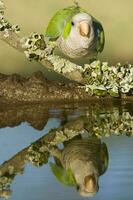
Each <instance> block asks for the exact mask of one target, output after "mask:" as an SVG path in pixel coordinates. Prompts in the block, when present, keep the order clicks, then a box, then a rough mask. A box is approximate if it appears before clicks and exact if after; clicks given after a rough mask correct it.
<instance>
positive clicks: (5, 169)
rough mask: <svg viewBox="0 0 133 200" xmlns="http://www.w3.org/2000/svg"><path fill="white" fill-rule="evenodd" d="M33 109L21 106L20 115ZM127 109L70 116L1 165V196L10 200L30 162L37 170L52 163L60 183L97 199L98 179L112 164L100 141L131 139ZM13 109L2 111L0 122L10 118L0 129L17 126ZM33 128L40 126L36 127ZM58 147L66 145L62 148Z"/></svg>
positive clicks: (92, 110) (97, 109)
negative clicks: (13, 186)
mask: <svg viewBox="0 0 133 200" xmlns="http://www.w3.org/2000/svg"><path fill="white" fill-rule="evenodd" d="M22 108H23V109H22ZM33 108H34V109H35V107H33ZM33 108H32V109H31V108H30V106H29V107H21V112H20V113H25V112H26V110H27V111H28V112H29V110H30V109H31V110H30V112H31V113H32V111H33V110H34V109H33ZM127 108H128V107H125V106H124V108H123V107H117V106H116V107H115V108H112V109H111V107H110V108H109V109H106V107H104V108H102V109H101V108H100V107H98V106H96V107H95V106H93V107H90V109H89V110H86V109H85V110H84V113H81V115H82V114H84V115H83V116H80V117H77V118H75V119H71V118H69V114H68V113H67V114H66V116H67V117H65V119H66V121H65V122H64V124H63V125H61V126H60V127H58V128H56V129H52V130H51V131H50V132H49V133H48V134H47V135H44V136H42V137H41V138H40V139H39V140H37V141H35V142H34V143H32V144H31V145H30V146H28V147H26V148H25V149H23V150H22V151H20V152H18V153H17V154H16V155H14V156H13V157H12V158H11V159H9V160H8V161H6V162H4V163H3V164H2V165H1V166H0V196H1V197H9V196H10V195H11V189H10V186H11V184H12V181H13V180H14V178H15V176H16V175H18V174H23V173H24V167H25V164H26V163H27V162H31V163H32V164H33V165H35V166H37V167H39V166H42V165H44V164H46V163H49V166H50V168H51V171H52V173H53V174H54V176H56V178H57V180H59V181H60V182H62V183H63V184H65V185H69V186H75V187H76V188H77V190H78V191H79V193H80V194H81V195H82V196H94V195H95V194H96V193H97V192H98V189H99V184H98V179H99V176H100V175H102V174H103V173H105V171H106V170H107V168H108V162H109V156H108V150H107V146H106V144H105V143H102V142H101V139H100V138H101V137H102V136H110V135H111V134H116V135H120V134H124V133H125V134H126V135H128V136H129V135H132V134H133V126H132V121H133V116H132V110H131V109H129V110H128V109H127ZM19 109H20V108H19ZM10 110H11V108H10V109H9V110H6V111H3V112H2V110H1V113H0V114H1V119H2V115H3V116H7V118H3V119H4V120H3V121H2V120H1V124H0V126H1V127H3V126H12V124H11V123H13V125H17V123H15V120H13V121H12V122H11V120H10V122H9V118H8V115H5V112H6V113H8V114H9V113H10V112H9V111H10ZM24 110H25V112H24ZM19 111H20V110H19ZM13 112H14V115H13V118H14V119H15V118H16V119H17V120H16V121H18V110H17V112H16V111H14V110H13ZM28 112H27V113H28ZM40 112H41V109H40ZM40 112H35V113H40ZM15 113H17V114H16V115H15ZM46 113H47V114H46ZM19 116H22V119H21V117H20V118H19V122H21V121H25V119H24V115H23V114H22V115H19ZM25 116H27V115H25ZM31 116H33V119H34V120H33V121H34V122H36V121H37V119H38V118H39V116H38V114H37V115H36V114H35V115H32V114H31ZM41 116H43V119H44V126H45V124H46V121H47V117H44V115H41ZM45 116H48V117H49V114H48V112H45ZM36 117H37V118H36ZM6 119H7V121H6ZM27 119H28V118H27ZM35 119H36V120H35ZM4 121H5V123H4V124H3V122H4ZM27 121H28V120H27ZM31 121H32V118H31ZM6 122H7V123H6ZM8 123H9V124H8ZM31 125H33V123H31ZM34 127H36V128H37V127H38V126H35V125H34ZM41 127H42V125H41ZM39 129H40V127H39ZM59 144H63V149H62V148H60V145H59ZM50 157H53V158H54V163H51V162H49V158H50Z"/></svg>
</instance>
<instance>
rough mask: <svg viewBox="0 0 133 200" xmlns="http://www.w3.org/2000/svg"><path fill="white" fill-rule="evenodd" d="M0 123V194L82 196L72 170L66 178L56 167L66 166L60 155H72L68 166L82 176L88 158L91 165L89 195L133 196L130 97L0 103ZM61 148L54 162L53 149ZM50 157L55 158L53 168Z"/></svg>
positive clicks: (101, 199)
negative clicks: (95, 101) (111, 100)
mask: <svg viewBox="0 0 133 200" xmlns="http://www.w3.org/2000/svg"><path fill="white" fill-rule="evenodd" d="M0 127H1V129H0V195H1V199H3V198H7V197H8V198H9V199H11V200H23V199H25V200H43V199H49V200H53V199H54V200H62V199H63V200H71V199H72V200H74V199H75V200H80V199H84V197H82V196H81V195H80V190H78V191H77V189H76V188H77V181H75V179H76V178H74V179H73V180H72V177H73V176H72V174H69V175H70V177H71V180H70V179H68V177H67V178H64V177H65V176H64V174H63V177H62V174H60V171H58V169H60V170H63V169H64V168H65V167H66V165H65V164H64V163H65V162H66V163H67V161H66V160H69V162H70V163H72V162H73V161H74V160H76V159H77V158H78V159H77V160H78V161H77V163H76V165H77V166H76V168H75V167H73V168H74V169H73V170H75V171H76V170H77V173H78V174H80V173H81V174H82V176H84V172H83V171H85V170H86V166H88V168H89V165H87V162H88V161H89V160H91V163H92V165H93V164H94V165H93V167H94V168H95V170H94V171H93V169H92V168H93V167H92V168H91V167H90V169H89V170H92V171H93V173H94V174H97V173H98V174H97V175H96V176H95V180H94V179H91V178H90V177H91V176H87V177H89V178H90V179H91V180H90V179H89V181H88V185H89V186H88V188H89V189H88V190H90V191H89V192H92V193H93V192H94V193H95V195H92V196H93V197H92V199H94V200H107V199H108V200H114V199H117V200H125V199H126V200H131V199H132V198H133V137H132V135H133V104H132V103H128V104H127V103H124V104H120V103H119V102H118V104H113V105H112V104H108V105H102V104H93V105H91V104H90V105H86V106H85V105H80V106H79V105H65V106H56V107H54V106H52V107H50V106H49V107H47V106H46V105H27V106H26V105H25V106H15V107H13V106H7V107H6V108H3V107H2V106H1V107H0ZM40 138H41V139H40ZM66 141H67V142H66ZM75 141H76V142H75ZM77 141H78V142H77ZM77 144H78V146H76V145H77ZM74 145H75V146H74ZM69 147H70V148H69ZM64 149H66V150H64ZM75 149H76V150H75ZM63 151H64V152H65V153H64V155H65V156H64V157H63V158H62V160H61V161H60V162H59V158H61V157H60V156H57V157H58V159H56V155H57V154H58V155H59V154H60V152H63ZM48 152H49V153H48ZM74 152H76V153H77V154H76V153H74ZM86 152H87V155H86ZM103 152H104V153H103ZM69 154H71V155H70V156H69ZM74 156H75V157H74ZM86 156H88V158H86ZM71 158H72V159H71ZM84 158H85V159H86V161H85V162H84V165H82V163H81V161H84ZM63 159H64V160H63ZM65 159H66V160H65ZM101 160H102V162H101ZM5 161H6V162H5ZM50 163H54V164H55V165H54V167H55V168H54V169H55V170H57V171H58V174H57V173H56V172H57V171H56V172H55V173H54V171H52V167H51V164H50ZM61 164H62V165H61ZM73 165H74V164H73ZM73 165H71V166H73ZM80 165H81V166H82V167H81V168H79V167H80ZM62 166H63V167H62ZM58 167H59V168H58ZM77 168H79V169H77ZM65 170H66V169H65ZM66 171H67V170H66ZM66 171H65V172H66ZM75 171H73V175H74V176H76V175H75V174H76V172H75ZM63 173H64V171H63ZM88 173H90V172H88ZM59 176H60V177H61V178H59ZM70 177H69V178H70ZM60 179H61V180H63V181H60ZM83 180H84V178H83ZM73 181H74V182H73ZM61 182H62V183H61ZM83 184H84V182H83ZM79 186H80V184H79V183H78V187H79ZM98 187H99V190H98ZM90 188H91V189H90ZM80 189H81V188H80ZM83 189H84V188H83ZM94 190H96V191H94ZM81 193H82V192H81ZM87 198H88V197H87Z"/></svg>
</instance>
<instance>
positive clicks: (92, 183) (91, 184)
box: [84, 174, 99, 193]
mask: <svg viewBox="0 0 133 200" xmlns="http://www.w3.org/2000/svg"><path fill="white" fill-rule="evenodd" d="M84 185H85V191H86V192H87V193H96V192H97V191H98V188H99V187H98V183H97V181H96V178H95V176H94V175H93V174H92V175H89V176H86V177H85V179H84Z"/></svg>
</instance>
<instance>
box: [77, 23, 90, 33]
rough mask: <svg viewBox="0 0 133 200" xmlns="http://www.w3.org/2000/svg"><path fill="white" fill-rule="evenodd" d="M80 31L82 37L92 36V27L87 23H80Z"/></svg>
mask: <svg viewBox="0 0 133 200" xmlns="http://www.w3.org/2000/svg"><path fill="white" fill-rule="evenodd" d="M79 30H80V34H81V35H82V36H89V34H90V26H89V24H88V23H87V22H86V21H82V22H80V24H79Z"/></svg>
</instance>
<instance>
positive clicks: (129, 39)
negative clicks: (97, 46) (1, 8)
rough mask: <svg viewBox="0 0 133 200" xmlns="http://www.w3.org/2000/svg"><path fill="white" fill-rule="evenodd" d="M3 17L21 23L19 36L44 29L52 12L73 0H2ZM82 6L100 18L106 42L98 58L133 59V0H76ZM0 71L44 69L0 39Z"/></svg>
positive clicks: (23, 71) (26, 71) (115, 60)
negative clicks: (3, 7) (4, 15)
mask: <svg viewBox="0 0 133 200" xmlns="http://www.w3.org/2000/svg"><path fill="white" fill-rule="evenodd" d="M4 1H5V4H6V17H7V19H9V21H10V22H11V23H13V24H19V25H20V27H21V36H27V35H29V34H30V33H31V32H38V33H43V32H44V31H45V28H46V27H47V24H48V22H49V20H50V18H51V17H52V16H53V15H54V14H55V12H56V11H57V10H59V9H62V8H64V7H67V6H70V5H72V4H73V1H72V0H67V1H66V0H38V1H35V0H4ZM77 1H78V2H79V4H80V6H82V7H83V8H85V9H86V10H88V11H89V12H90V13H91V14H92V15H93V16H94V17H95V18H97V19H98V20H99V21H101V22H102V24H103V26H104V30H105V36H106V43H105V48H104V51H103V53H102V55H100V56H99V59H101V60H103V61H108V62H109V63H110V64H115V63H116V62H122V63H125V62H127V61H129V62H133V56H132V54H133V25H132V20H133V0H126V1H125V0H117V1H116V0H108V1H107V0H84V1H83V0H77ZM0 63H1V64H0V72H1V73H7V74H11V73H20V74H30V73H32V72H34V71H38V70H41V71H44V67H43V66H41V65H40V64H39V63H35V62H28V61H27V60H26V58H25V56H24V55H23V54H21V53H18V52H17V51H16V50H14V49H12V48H11V47H9V46H8V45H7V44H5V43H4V42H2V41H0Z"/></svg>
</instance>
